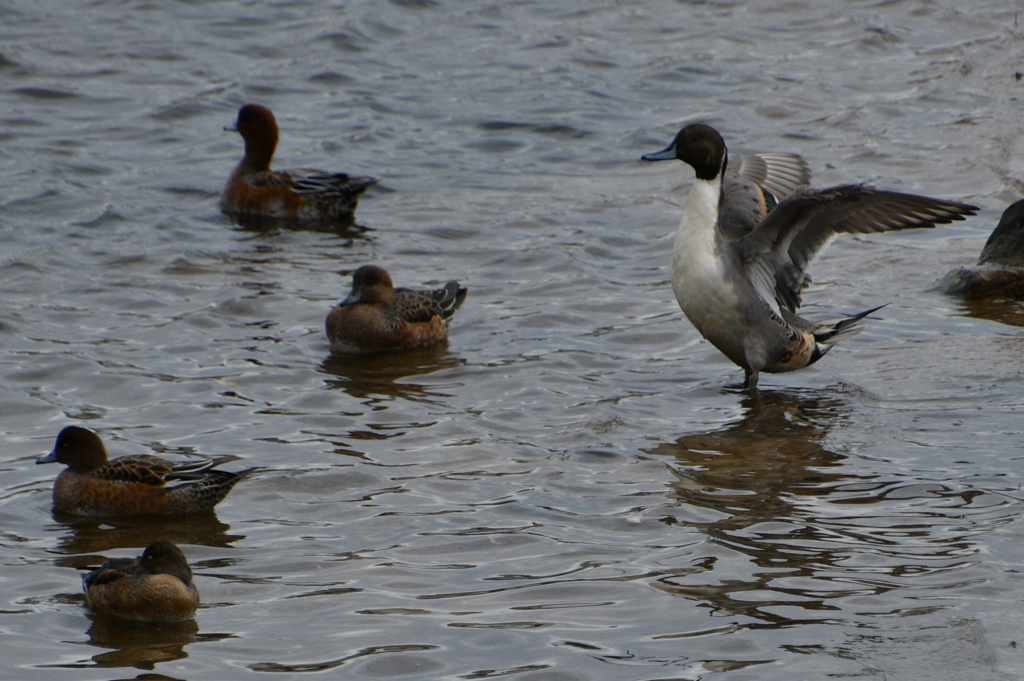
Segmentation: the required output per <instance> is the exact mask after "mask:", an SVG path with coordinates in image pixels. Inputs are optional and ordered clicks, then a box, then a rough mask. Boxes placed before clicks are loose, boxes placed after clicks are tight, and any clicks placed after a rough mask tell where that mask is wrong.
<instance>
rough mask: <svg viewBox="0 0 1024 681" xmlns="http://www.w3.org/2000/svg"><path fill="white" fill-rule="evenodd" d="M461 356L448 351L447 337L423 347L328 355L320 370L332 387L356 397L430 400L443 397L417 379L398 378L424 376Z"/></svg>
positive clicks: (448, 365) (458, 359) (456, 361)
mask: <svg viewBox="0 0 1024 681" xmlns="http://www.w3.org/2000/svg"><path fill="white" fill-rule="evenodd" d="M461 361H462V360H461V359H460V358H458V357H454V356H452V355H449V354H448V341H442V342H440V343H435V344H433V345H429V346H426V347H422V348H413V349H411V350H402V351H396V352H374V353H351V354H338V355H329V356H328V357H327V358H326V359H325V360H324V361H323V362H322V363H321V364H320V370H321V371H322V372H324V373H326V374H331V375H332V376H334V377H336V378H331V379H327V381H326V383H327V385H328V386H330V387H331V388H340V389H342V390H344V391H345V392H347V393H348V394H349V395H351V396H352V397H355V398H356V399H360V400H363V399H368V398H369V401H371V402H375V401H377V399H376V398H380V397H384V398H389V399H395V398H405V399H407V400H413V401H430V400H432V399H440V398H444V397H446V394H445V393H442V392H438V391H436V390H433V391H432V390H430V389H428V388H427V387H426V386H423V385H418V384H416V383H407V382H400V381H401V379H404V378H408V377H410V376H425V375H427V374H432V373H434V372H435V371H438V370H440V369H446V368H448V367H451V366H455V365H457V364H459V363H460V362H461Z"/></svg>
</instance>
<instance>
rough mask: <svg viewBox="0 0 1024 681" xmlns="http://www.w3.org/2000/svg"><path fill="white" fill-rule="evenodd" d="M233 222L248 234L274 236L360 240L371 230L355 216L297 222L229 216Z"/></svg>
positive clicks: (258, 216) (283, 219)
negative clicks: (290, 234) (298, 234)
mask: <svg viewBox="0 0 1024 681" xmlns="http://www.w3.org/2000/svg"><path fill="white" fill-rule="evenodd" d="M228 217H229V218H230V220H231V222H233V223H235V224H236V225H238V226H239V227H240V228H242V229H244V230H245V231H247V232H256V233H258V234H274V233H275V232H282V231H291V232H324V233H328V234H337V235H338V236H343V237H350V238H353V239H355V238H360V237H362V236H363V235H364V234H365V233H366V232H367V231H369V228H367V227H363V226H361V225H357V224H356V221H355V218H354V217H353V216H351V215H350V216H348V217H347V218H345V219H342V220H297V219H294V218H275V217H268V216H266V215H229V216H228Z"/></svg>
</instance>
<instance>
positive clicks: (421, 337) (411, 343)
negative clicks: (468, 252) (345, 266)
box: [326, 265, 467, 352]
mask: <svg viewBox="0 0 1024 681" xmlns="http://www.w3.org/2000/svg"><path fill="white" fill-rule="evenodd" d="M466 293H467V291H466V289H465V288H462V287H460V286H459V283H458V282H456V281H449V282H448V283H447V284H445V285H444V287H443V288H440V289H437V290H434V291H413V290H410V289H405V288H399V289H396V288H394V285H393V284H392V282H391V276H390V275H389V274H388V273H387V271H385V270H384V269H383V268H382V267H378V266H376V265H364V266H362V267H360V268H359V269H358V270H356V271H355V273H354V274H353V275H352V293H351V294H350V295H349V296H348V297H347V298H346V299H345V300H343V301H342V302H341V303H339V304H338V306H337V307H335V308H334V309H333V310H331V312H330V314H329V315H328V316H327V322H326V328H327V337H328V338H329V339H330V341H331V349H332V350H335V351H337V352H367V351H376V350H395V349H401V348H414V347H418V346H421V345H430V344H432V343H437V342H439V341H442V340H444V339H445V338H446V337H447V335H448V326H449V324H450V323H451V317H452V315H453V314H455V311H456V310H457V309H459V306H460V305H462V301H464V300H465V299H466Z"/></svg>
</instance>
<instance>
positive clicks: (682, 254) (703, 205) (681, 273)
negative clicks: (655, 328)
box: [672, 175, 722, 299]
mask: <svg viewBox="0 0 1024 681" xmlns="http://www.w3.org/2000/svg"><path fill="white" fill-rule="evenodd" d="M721 192H722V176H721V175H719V176H718V177H717V178H715V179H714V180H695V181H694V183H693V187H692V188H691V189H690V196H689V198H687V199H686V208H685V209H684V210H683V217H682V219H681V220H680V221H679V229H677V230H676V238H675V242H674V244H673V247H672V281H683V280H686V279H690V278H692V277H694V276H696V277H700V276H701V275H700V271H701V270H706V269H707V268H708V266H709V265H712V264H714V263H715V262H716V261H715V233H716V231H717V229H718V205H719V201H720V198H721ZM716 269H717V268H716ZM679 297H680V296H679V291H676V298H677V299H678V298H679Z"/></svg>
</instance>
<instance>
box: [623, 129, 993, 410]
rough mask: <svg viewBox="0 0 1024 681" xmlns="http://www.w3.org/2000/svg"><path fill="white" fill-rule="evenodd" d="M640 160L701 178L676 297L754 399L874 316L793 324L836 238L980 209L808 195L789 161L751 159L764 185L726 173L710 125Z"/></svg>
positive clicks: (689, 210) (836, 191)
mask: <svg viewBox="0 0 1024 681" xmlns="http://www.w3.org/2000/svg"><path fill="white" fill-rule="evenodd" d="M642 158H643V160H645V161H666V160H670V159H679V160H680V161H683V162H685V163H687V164H689V165H690V166H692V167H693V169H694V171H695V172H696V176H697V178H696V181H695V182H694V184H693V188H692V189H691V190H690V194H689V197H688V198H687V201H686V207H685V209H684V210H683V217H682V220H681V221H680V223H679V229H678V231H677V232H676V237H675V244H674V246H673V250H672V290H673V291H674V293H675V296H676V300H677V301H679V305H680V307H681V308H682V309H683V312H684V313H685V314H686V317H687V319H689V320H690V322H691V323H693V325H694V326H695V327H697V330H698V331H699V332H700V334H701V335H702V336H703V337H704V338H706V339H707V340H708V341H710V342H711V344H712V345H714V346H715V347H716V348H718V349H719V350H720V351H721V352H722V353H723V354H725V356H726V357H728V358H729V359H730V360H731V361H733V362H734V363H736V364H737V365H739V366H740V367H742V368H743V371H744V374H745V380H744V383H743V385H742V387H743V388H745V389H748V390H751V391H752V390H754V389H755V388H756V387H757V381H758V376H759V373H760V372H761V371H767V372H769V373H777V372H783V371H794V370H796V369H802V368H804V367H806V366H809V365H811V364H813V363H815V362H817V361H818V360H819V359H821V358H822V357H823V356H824V355H825V353H827V352H828V351H829V350H830V349H831V348H832V346H833V345H834V344H835V343H837V342H839V341H840V340H843V339H844V338H849V337H851V336H853V335H855V334H856V333H858V332H859V331H860V327H859V322H860V321H861V320H862V319H863V318H864V317H866V316H867V315H869V314H871V313H872V312H874V311H875V310H877V309H878V308H874V309H871V310H867V311H865V312H861V313H859V314H856V315H853V316H852V317H845V318H843V319H837V320H833V321H827V322H811V321H809V320H806V319H803V318H801V317H799V316H797V314H796V311H797V309H798V308H799V307H800V304H801V290H802V289H803V288H804V287H805V286H806V285H807V284H808V283H809V282H810V278H809V277H808V275H807V268H808V266H809V265H810V263H811V261H813V260H814V258H815V256H816V255H817V254H818V252H819V251H821V250H822V249H823V248H824V247H825V246H826V245H827V244H828V242H829V241H830V240H831V239H832V238H833V237H834V236H835V235H836V234H840V233H862V234H864V233H872V232H887V231H891V230H900V229H910V228H914V227H933V226H934V225H937V224H945V223H948V222H951V221H953V220H962V219H964V216H966V215H973V214H974V212H975V211H976V210H977V209H976V208H975V207H974V206H967V205H964V204H960V203H954V202H951V201H943V200H940V199H932V198H928V197H925V196H915V195H912V194H900V193H896V192H887V191H879V190H876V189H873V188H871V187H868V186H865V185H844V186H838V187H831V188H829V189H812V188H810V187H808V186H806V185H805V182H806V179H807V177H809V173H806V166H805V165H802V164H800V163H797V162H796V160H795V157H793V156H792V155H789V156H787V155H781V156H780V155H764V154H762V155H759V156H758V157H755V158H759V159H760V162H759V163H758V164H757V165H758V166H761V168H760V169H759V173H758V174H756V175H755V174H754V173H752V172H748V171H747V170H746V169H747V168H748V167H752V166H749V162H748V161H746V160H744V161H743V163H742V164H741V166H740V168H739V169H738V170H737V171H735V172H729V171H728V161H729V158H728V153H727V150H726V146H725V140H723V139H722V136H721V135H720V134H719V133H718V131H717V130H715V129H714V128H712V127H710V126H708V125H702V124H693V125H688V126H686V127H685V128H683V129H682V130H681V131H679V134H678V135H676V137H675V139H674V140H673V141H672V144H670V145H669V146H668V147H666V148H665V149H663V150H661V151H659V152H657V153H653V154H646V155H645V156H643V157H642ZM787 159H788V161H787ZM780 164H781V168H777V166H779V165H780ZM801 168H803V169H804V172H803V173H801V172H800V169H801ZM761 178H763V179H761Z"/></svg>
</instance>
